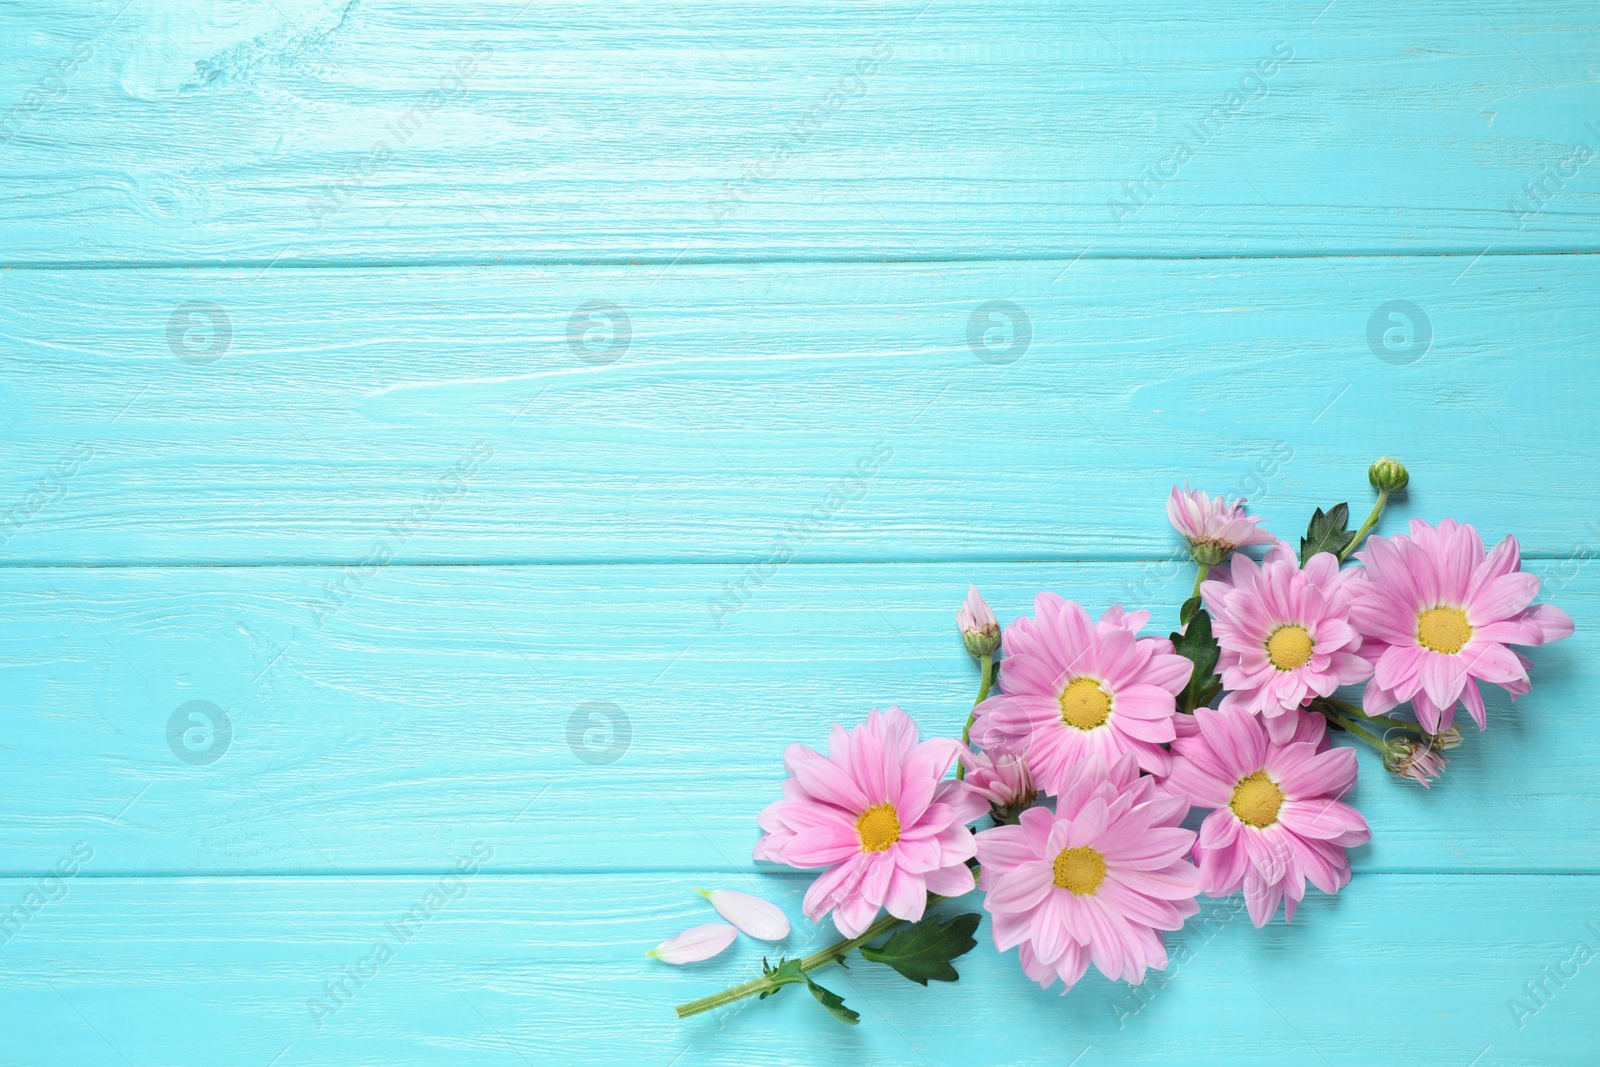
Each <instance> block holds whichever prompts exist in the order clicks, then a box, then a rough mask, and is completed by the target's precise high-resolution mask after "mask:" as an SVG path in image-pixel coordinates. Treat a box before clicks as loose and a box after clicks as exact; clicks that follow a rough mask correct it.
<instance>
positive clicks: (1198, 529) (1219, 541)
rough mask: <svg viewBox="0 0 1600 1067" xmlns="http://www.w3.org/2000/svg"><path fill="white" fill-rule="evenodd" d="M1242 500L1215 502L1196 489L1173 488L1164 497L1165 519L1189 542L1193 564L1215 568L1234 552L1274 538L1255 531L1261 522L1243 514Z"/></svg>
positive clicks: (1270, 541)
mask: <svg viewBox="0 0 1600 1067" xmlns="http://www.w3.org/2000/svg"><path fill="white" fill-rule="evenodd" d="M1244 504H1245V502H1244V500H1243V499H1242V498H1241V499H1239V500H1234V501H1227V500H1224V499H1223V498H1222V497H1220V496H1219V497H1216V498H1215V499H1213V498H1211V497H1209V496H1207V495H1206V494H1205V493H1204V492H1203V491H1201V490H1199V489H1179V488H1178V487H1177V486H1173V487H1172V492H1171V493H1170V494H1169V495H1168V496H1167V518H1168V519H1169V520H1171V522H1172V528H1173V529H1175V530H1177V531H1178V532H1179V533H1181V534H1182V535H1183V538H1184V540H1185V541H1188V542H1189V554H1190V555H1191V556H1193V557H1194V560H1195V562H1196V563H1202V564H1204V565H1206V566H1208V567H1214V566H1216V565H1217V564H1219V563H1221V562H1222V561H1223V560H1225V559H1227V558H1228V554H1229V553H1230V552H1233V551H1234V550H1235V549H1239V548H1244V547H1246V546H1248V545H1270V544H1271V543H1272V541H1273V537H1272V535H1271V534H1270V533H1268V532H1267V531H1265V530H1261V529H1258V528H1257V524H1258V523H1259V522H1260V521H1261V520H1260V519H1259V518H1257V517H1256V516H1254V515H1246V514H1245V513H1244Z"/></svg>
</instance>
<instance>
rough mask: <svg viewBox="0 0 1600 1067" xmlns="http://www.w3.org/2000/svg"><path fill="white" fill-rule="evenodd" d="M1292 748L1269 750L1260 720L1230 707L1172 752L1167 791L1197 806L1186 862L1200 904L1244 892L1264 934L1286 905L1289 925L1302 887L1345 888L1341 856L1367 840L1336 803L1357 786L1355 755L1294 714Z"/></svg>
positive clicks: (1357, 817)
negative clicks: (1201, 813)
mask: <svg viewBox="0 0 1600 1067" xmlns="http://www.w3.org/2000/svg"><path fill="white" fill-rule="evenodd" d="M1292 714H1293V715H1294V716H1295V729H1294V733H1293V735H1292V737H1291V738H1290V740H1288V741H1286V742H1277V741H1273V740H1272V739H1271V737H1269V736H1268V734H1267V729H1266V727H1265V726H1264V725H1263V724H1262V722H1261V720H1260V719H1258V718H1257V717H1256V716H1254V715H1251V714H1250V713H1249V712H1246V711H1243V710H1241V709H1238V708H1235V709H1232V710H1229V711H1222V710H1217V711H1212V710H1211V709H1210V708H1201V709H1199V710H1198V711H1196V712H1195V713H1194V717H1195V722H1196V725H1197V726H1198V730H1197V731H1195V732H1194V733H1193V734H1192V735H1190V736H1188V737H1182V738H1179V739H1178V741H1177V742H1176V743H1174V745H1173V746H1172V747H1173V760H1172V774H1171V775H1169V776H1168V777H1167V780H1166V782H1165V785H1166V788H1167V789H1168V790H1170V791H1173V792H1180V793H1183V794H1185V795H1186V796H1188V798H1189V800H1190V801H1192V802H1193V803H1194V805H1195V806H1196V807H1201V808H1214V809H1216V810H1214V811H1213V812H1212V813H1211V814H1210V815H1207V816H1206V818H1205V821H1204V822H1202V823H1201V824H1200V839H1199V840H1198V841H1196V842H1195V846H1194V858H1195V862H1196V863H1198V864H1199V865H1200V885H1201V888H1202V889H1204V890H1205V893H1206V895H1207V896H1212V897H1225V896H1230V895H1231V894H1233V893H1235V892H1237V891H1238V890H1239V889H1240V888H1241V887H1242V888H1243V889H1244V899H1245V904H1246V906H1247V907H1248V908H1249V910H1250V921H1251V922H1253V923H1255V924H1256V925H1257V926H1265V925H1266V924H1267V921H1268V920H1270V919H1271V918H1272V916H1273V915H1274V914H1275V913H1276V912H1277V910H1278V905H1279V904H1280V903H1282V904H1283V905H1284V912H1283V915H1284V919H1285V920H1288V919H1292V918H1294V912H1295V908H1296V907H1297V906H1298V905H1299V903H1300V901H1301V899H1302V898H1304V896H1305V887H1306V882H1307V880H1309V881H1310V882H1311V884H1312V885H1314V886H1316V887H1317V888H1318V889H1320V890H1322V891H1323V892H1324V893H1337V892H1338V891H1339V890H1340V889H1342V888H1344V886H1345V885H1346V884H1347V883H1348V882H1349V881H1350V863H1349V861H1348V859H1347V858H1346V857H1345V849H1347V848H1350V847H1352V846H1355V845H1360V844H1365V843H1366V842H1367V841H1368V840H1369V839H1370V838H1371V834H1370V832H1369V831H1368V829H1367V821H1366V820H1365V819H1363V818H1362V817H1361V813H1360V812H1358V811H1356V810H1355V809H1354V808H1352V807H1350V806H1349V805H1348V804H1344V803H1341V802H1340V800H1339V798H1340V797H1342V796H1344V794H1345V793H1346V792H1348V791H1349V789H1350V787H1351V786H1352V785H1354V784H1355V780H1356V754H1355V751H1354V750H1353V749H1349V748H1330V747H1328V741H1327V736H1326V729H1327V727H1326V723H1325V722H1324V721H1323V718H1322V716H1320V715H1316V714H1313V713H1311V712H1304V711H1296V712H1293V713H1292Z"/></svg>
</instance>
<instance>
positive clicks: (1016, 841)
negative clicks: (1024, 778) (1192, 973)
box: [978, 755, 1200, 992]
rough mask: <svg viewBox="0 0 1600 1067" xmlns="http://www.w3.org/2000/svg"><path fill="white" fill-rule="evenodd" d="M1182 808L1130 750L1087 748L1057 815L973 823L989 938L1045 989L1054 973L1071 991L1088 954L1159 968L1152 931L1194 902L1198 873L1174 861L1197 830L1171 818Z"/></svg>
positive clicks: (1128, 969) (1132, 966)
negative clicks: (977, 828)
mask: <svg viewBox="0 0 1600 1067" xmlns="http://www.w3.org/2000/svg"><path fill="white" fill-rule="evenodd" d="M1188 810H1189V804H1188V801H1187V800H1186V799H1184V798H1183V797H1179V796H1171V795H1169V794H1167V793H1165V792H1163V791H1161V790H1160V789H1158V788H1157V786H1156V782H1155V779H1153V778H1149V777H1141V776H1140V775H1139V766H1138V763H1137V762H1136V761H1135V760H1134V757H1133V756H1132V755H1124V756H1122V757H1121V758H1120V759H1118V760H1117V761H1116V762H1115V763H1113V764H1112V765H1111V766H1110V767H1107V766H1106V764H1105V763H1104V762H1103V761H1101V760H1100V759H1099V758H1098V757H1090V758H1089V759H1087V760H1085V761H1084V762H1082V763H1079V764H1077V765H1076V766H1075V767H1074V768H1073V769H1072V770H1071V771H1070V772H1069V773H1068V774H1067V775H1066V777H1065V778H1064V779H1063V781H1062V783H1061V792H1060V795H1059V797H1058V799H1057V810H1056V811H1055V812H1053V813H1052V812H1051V811H1049V810H1048V809H1046V808H1030V809H1028V810H1027V811H1024V812H1023V813H1022V817H1021V821H1020V822H1019V823H1018V824H1017V825H1015V826H996V827H994V828H992V829H989V830H984V831H982V832H980V833H979V834H978V861H979V863H980V864H981V865H982V868H981V873H980V874H979V876H978V884H979V887H980V888H981V889H983V890H984V892H985V894H986V896H985V897H984V902H983V906H984V908H985V910H987V911H988V912H989V915H990V917H991V918H992V920H993V925H994V942H995V947H996V948H997V949H998V950H999V951H1001V952H1005V951H1007V950H1009V949H1011V948H1016V949H1017V950H1018V955H1019V956H1020V961H1021V963H1022V969H1023V971H1024V972H1025V973H1026V974H1027V976H1028V977H1029V978H1031V979H1033V980H1034V981H1035V982H1038V983H1039V984H1040V985H1041V986H1044V987H1046V988H1048V987H1049V986H1050V985H1051V984H1052V983H1054V982H1055V980H1056V979H1057V978H1059V979H1061V980H1062V981H1063V982H1065V983H1066V988H1067V989H1071V988H1072V986H1073V984H1074V983H1075V982H1077V981H1078V979H1080V978H1082V977H1083V974H1084V972H1085V971H1086V970H1087V969H1088V966H1089V964H1090V963H1091V962H1092V963H1094V965H1095V967H1096V968H1098V969H1099V970H1100V972H1101V973H1102V974H1104V975H1105V976H1106V977H1107V978H1111V979H1121V980H1122V981H1126V982H1140V981H1143V979H1144V975H1145V971H1146V970H1147V969H1149V968H1155V969H1157V970H1161V969H1164V968H1165V967H1166V966H1167V949H1166V944H1165V939H1164V938H1163V937H1162V933H1161V931H1163V930H1177V929H1179V928H1180V927H1182V926H1183V922H1184V920H1185V919H1186V918H1188V917H1189V916H1191V915H1193V914H1195V913H1196V912H1197V911H1199V910H1200V907H1199V904H1198V903H1196V901H1195V897H1196V896H1198V895H1199V893H1200V875H1199V872H1198V871H1197V870H1195V868H1194V865H1193V864H1191V863H1189V862H1188V861H1187V860H1186V859H1184V856H1185V854H1186V853H1187V852H1188V851H1189V849H1190V847H1191V846H1192V844H1193V843H1194V837H1195V835H1194V832H1193V831H1192V830H1185V829H1182V828H1181V827H1180V826H1179V825H1178V824H1179V823H1180V822H1181V821H1182V820H1183V817H1184V814H1185V813H1186V812H1187V811H1188ZM1063 992H1065V990H1063Z"/></svg>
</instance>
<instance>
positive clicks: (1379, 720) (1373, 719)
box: [1321, 697, 1428, 735]
mask: <svg viewBox="0 0 1600 1067" xmlns="http://www.w3.org/2000/svg"><path fill="white" fill-rule="evenodd" d="M1321 700H1322V701H1323V703H1325V704H1331V705H1333V706H1334V707H1336V708H1338V709H1339V710H1340V711H1343V712H1347V713H1348V714H1351V715H1356V716H1359V717H1360V719H1361V721H1363V722H1370V723H1376V724H1377V725H1379V726H1387V727H1388V728H1389V729H1391V730H1410V731H1412V732H1414V733H1419V734H1423V735H1426V734H1427V732H1428V731H1426V730H1424V729H1423V728H1422V725H1421V724H1420V723H1415V722H1408V721H1407V720H1405V719H1396V718H1392V717H1390V716H1388V715H1368V714H1367V713H1366V712H1365V711H1363V710H1362V709H1360V708H1358V707H1356V706H1355V705H1354V704H1351V703H1348V702H1347V701H1343V700H1336V699H1334V698H1333V697H1322V698H1321Z"/></svg>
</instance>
